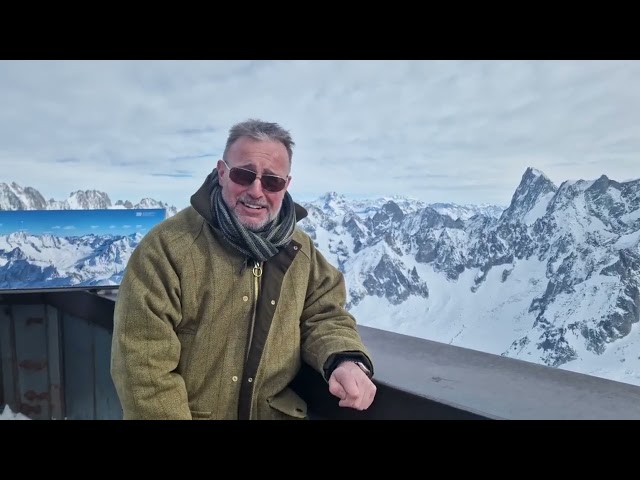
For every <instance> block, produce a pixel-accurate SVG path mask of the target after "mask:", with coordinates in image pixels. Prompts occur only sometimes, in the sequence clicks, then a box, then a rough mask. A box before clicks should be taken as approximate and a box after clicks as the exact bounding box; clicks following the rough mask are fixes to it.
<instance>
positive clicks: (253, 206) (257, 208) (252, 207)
mask: <svg viewBox="0 0 640 480" xmlns="http://www.w3.org/2000/svg"><path fill="white" fill-rule="evenodd" d="M240 203H241V204H242V205H244V206H245V207H247V208H251V209H253V210H260V209H261V208H265V206H264V205H257V204H255V203H248V202H240Z"/></svg>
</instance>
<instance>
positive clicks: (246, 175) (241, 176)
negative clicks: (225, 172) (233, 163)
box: [229, 168, 256, 187]
mask: <svg viewBox="0 0 640 480" xmlns="http://www.w3.org/2000/svg"><path fill="white" fill-rule="evenodd" d="M229 178H230V179H231V180H233V181H234V182H235V183H237V184H238V185H242V186H243V187H246V186H247V185H251V184H252V183H253V181H254V180H255V179H256V174H255V173H254V172H251V171H249V170H244V169H241V168H232V169H231V171H230V172H229Z"/></svg>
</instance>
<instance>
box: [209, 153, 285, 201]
mask: <svg viewBox="0 0 640 480" xmlns="http://www.w3.org/2000/svg"><path fill="white" fill-rule="evenodd" d="M220 161H221V162H222V163H224V166H225V167H227V169H228V170H229V178H230V179H231V181H232V182H233V183H235V184H237V185H240V186H242V187H248V186H250V185H252V184H253V182H255V181H256V178H258V179H260V185H261V186H262V189H263V190H266V191H267V192H270V193H278V192H281V191H282V190H284V189H285V188H286V187H287V179H286V178H284V177H281V176H279V175H272V174H270V173H264V174H262V175H258V174H257V173H256V172H254V171H253V170H249V169H248V168H242V167H230V166H229V165H227V162H225V161H224V160H220ZM234 170H235V171H243V172H248V173H251V174H252V175H253V180H251V181H250V182H249V183H247V184H246V185H245V184H242V183H240V182H237V181H236V180H234V179H233V178H232V173H233V171H234ZM265 178H267V179H268V178H277V179H279V180H282V182H283V183H282V188H280V189H279V190H272V189H270V188H267V186H266V185H265V182H264V179H265Z"/></svg>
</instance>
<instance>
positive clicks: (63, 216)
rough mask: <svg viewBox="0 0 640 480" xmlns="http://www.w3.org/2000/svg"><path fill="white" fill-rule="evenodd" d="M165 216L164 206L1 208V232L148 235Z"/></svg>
mask: <svg viewBox="0 0 640 480" xmlns="http://www.w3.org/2000/svg"><path fill="white" fill-rule="evenodd" d="M165 218H166V214H165V212H164V210H162V209H149V210H140V209H114V210H13V211H0V235H8V234H10V233H13V232H17V231H24V232H26V233H29V234H31V235H42V234H45V233H47V234H51V235H54V236H58V237H75V236H82V235H89V234H94V235H130V234H132V233H135V232H139V233H142V234H144V233H146V232H147V231H148V230H149V229H150V228H151V227H153V226H154V225H155V224H156V223H158V222H160V221H161V220H164V219H165Z"/></svg>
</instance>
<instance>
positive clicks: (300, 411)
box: [267, 388, 307, 420]
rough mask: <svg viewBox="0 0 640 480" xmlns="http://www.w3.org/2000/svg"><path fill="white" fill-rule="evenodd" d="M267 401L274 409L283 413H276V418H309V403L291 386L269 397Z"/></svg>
mask: <svg viewBox="0 0 640 480" xmlns="http://www.w3.org/2000/svg"><path fill="white" fill-rule="evenodd" d="M267 403H268V404H269V406H270V407H271V408H272V409H273V410H275V411H276V412H279V413H280V414H283V415H275V418H285V419H289V420H292V419H306V418H307V403H306V402H305V401H304V400H303V399H302V398H301V397H300V396H299V395H298V394H297V393H296V392H294V391H293V390H292V389H290V388H285V389H284V390H283V391H282V392H280V393H278V394H276V395H274V396H273V397H270V398H268V399H267ZM274 413H275V412H274Z"/></svg>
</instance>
